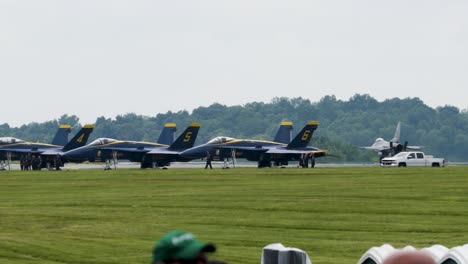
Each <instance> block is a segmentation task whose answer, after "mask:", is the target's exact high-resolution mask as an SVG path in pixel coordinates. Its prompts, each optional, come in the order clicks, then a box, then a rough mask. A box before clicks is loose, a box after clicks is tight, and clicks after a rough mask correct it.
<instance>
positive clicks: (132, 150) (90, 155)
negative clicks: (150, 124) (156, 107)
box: [63, 123, 200, 169]
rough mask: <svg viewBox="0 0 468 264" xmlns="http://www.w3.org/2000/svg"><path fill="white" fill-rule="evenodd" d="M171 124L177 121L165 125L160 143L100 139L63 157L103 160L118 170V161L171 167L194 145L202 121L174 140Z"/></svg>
mask: <svg viewBox="0 0 468 264" xmlns="http://www.w3.org/2000/svg"><path fill="white" fill-rule="evenodd" d="M171 127H172V128H174V129H175V124H174V126H168V124H166V125H165V127H164V129H163V131H162V132H161V136H160V137H159V139H158V142H157V143H152V142H144V141H128V140H116V139H111V138H99V139H96V140H95V141H93V142H91V143H90V144H88V145H86V146H83V147H81V148H77V149H74V150H71V151H68V152H66V153H65V154H64V155H63V157H64V158H65V159H66V160H68V161H72V162H84V161H90V162H95V161H104V162H106V165H105V169H111V168H112V166H113V167H114V169H115V168H116V163H117V160H129V161H131V162H139V163H140V167H141V168H154V167H165V166H169V165H170V163H171V162H173V161H184V160H183V159H181V158H180V157H179V153H180V152H181V151H183V150H185V149H188V148H191V147H193V144H194V143H195V140H196V137H197V135H198V130H199V129H200V124H199V123H192V124H191V125H190V126H188V127H187V129H185V131H184V132H182V134H181V135H180V136H179V137H178V138H177V139H176V140H175V141H174V140H173V138H174V137H172V140H167V139H168V138H170V136H167V135H168V134H169V132H167V131H168V130H167V129H168V128H171ZM174 131H175V130H174ZM164 139H165V140H164ZM172 141H173V142H172Z"/></svg>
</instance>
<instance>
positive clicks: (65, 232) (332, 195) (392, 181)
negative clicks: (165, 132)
mask: <svg viewBox="0 0 468 264" xmlns="http://www.w3.org/2000/svg"><path fill="white" fill-rule="evenodd" d="M467 204H468V167H447V168H315V169H299V168H289V169H249V168H247V169H231V170H220V169H218V170H211V171H210V170H208V171H206V170H203V169H169V170H131V169H130V170H117V171H102V170H69V171H60V172H54V171H34V172H21V171H3V172H0V263H3V264H5V263H15V264H16V263H18V264H19V263H21V264H24V263H48V264H49V263H50V264H52V263H55V264H56V263H109V264H111V263H112V264H114V263H149V262H150V258H151V257H150V252H151V248H152V246H153V243H154V240H155V239H156V238H158V237H159V236H160V235H161V234H163V233H164V232H166V231H168V230H171V229H177V228H178V229H186V230H190V231H192V232H193V233H194V234H196V235H197V236H198V237H199V238H200V239H202V240H204V241H212V242H214V243H216V245H217V246H218V252H217V253H216V255H215V256H214V258H217V259H223V260H226V261H228V262H229V263H260V256H261V248H262V247H263V246H266V245H267V244H270V243H274V242H282V243H283V244H284V245H285V246H293V247H298V248H301V249H304V250H306V251H307V252H308V253H309V256H310V257H311V258H312V262H313V263H315V264H321V263H322V264H325V263H356V262H357V261H358V259H359V257H360V256H361V255H362V254H363V253H364V252H365V251H366V250H367V249H368V248H370V247H372V246H380V245H381V244H383V243H391V244H392V245H394V246H397V247H402V246H405V245H408V244H410V245H413V246H416V247H426V246H431V245H433V244H438V243H439V244H443V245H445V246H447V247H452V246H456V245H462V244H465V243H468V225H467V223H468V210H467Z"/></svg>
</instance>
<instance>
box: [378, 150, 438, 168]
mask: <svg viewBox="0 0 468 264" xmlns="http://www.w3.org/2000/svg"><path fill="white" fill-rule="evenodd" d="M446 163H447V161H446V160H445V159H442V158H434V157H433V156H431V155H424V153H423V152H400V153H398V154H396V155H395V156H393V157H388V158H384V159H382V163H380V165H381V166H382V167H406V166H421V167H429V166H430V167H443V166H445V164H446Z"/></svg>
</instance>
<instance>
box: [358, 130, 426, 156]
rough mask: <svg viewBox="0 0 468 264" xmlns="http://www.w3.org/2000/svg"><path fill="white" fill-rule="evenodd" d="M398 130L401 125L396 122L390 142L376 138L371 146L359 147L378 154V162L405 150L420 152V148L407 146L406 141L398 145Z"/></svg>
mask: <svg viewBox="0 0 468 264" xmlns="http://www.w3.org/2000/svg"><path fill="white" fill-rule="evenodd" d="M400 130H401V124H400V122H398V124H397V127H396V129H395V135H394V136H393V138H392V139H391V140H390V141H386V140H384V139H383V138H377V139H376V140H375V142H374V144H372V146H367V147H359V148H362V149H369V150H373V151H376V152H378V153H379V156H380V161H381V160H382V159H383V158H385V157H388V156H393V155H395V154H398V153H400V152H401V151H406V150H420V149H421V148H423V147H422V146H408V141H405V142H404V143H403V144H401V143H400Z"/></svg>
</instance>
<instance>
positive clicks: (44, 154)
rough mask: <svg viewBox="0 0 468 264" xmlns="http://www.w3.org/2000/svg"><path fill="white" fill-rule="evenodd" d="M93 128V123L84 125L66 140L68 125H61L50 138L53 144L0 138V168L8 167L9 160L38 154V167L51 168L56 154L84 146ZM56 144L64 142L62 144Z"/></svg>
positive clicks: (68, 131)
mask: <svg viewBox="0 0 468 264" xmlns="http://www.w3.org/2000/svg"><path fill="white" fill-rule="evenodd" d="M93 129H94V125H85V126H84V127H83V128H81V130H80V131H78V133H77V134H76V135H75V136H74V137H73V138H72V140H70V142H68V134H69V133H70V126H69V125H61V126H60V127H59V130H58V131H57V134H56V135H55V137H54V139H53V140H52V143H55V144H46V143H35V142H27V141H24V140H21V139H17V138H12V137H7V138H0V142H1V143H0V159H1V160H2V161H3V162H2V163H1V164H0V168H5V167H6V166H8V168H10V163H11V161H13V160H20V159H21V157H24V156H26V157H28V158H31V157H33V156H34V157H38V156H40V157H41V159H40V164H38V168H39V169H41V168H51V167H52V163H54V162H57V154H58V155H60V154H62V153H64V152H66V151H68V150H71V149H73V148H77V147H81V146H84V145H85V144H86V142H87V141H88V138H89V135H90V134H91V132H92V131H93ZM67 142H68V143H67ZM58 144H64V146H61V145H58ZM61 163H62V162H61ZM62 164H63V163H62Z"/></svg>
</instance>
